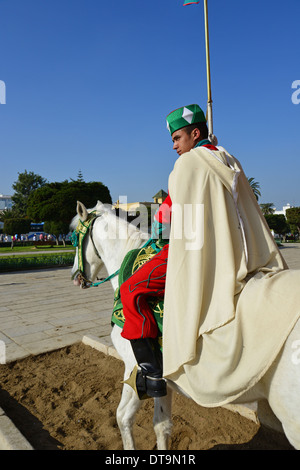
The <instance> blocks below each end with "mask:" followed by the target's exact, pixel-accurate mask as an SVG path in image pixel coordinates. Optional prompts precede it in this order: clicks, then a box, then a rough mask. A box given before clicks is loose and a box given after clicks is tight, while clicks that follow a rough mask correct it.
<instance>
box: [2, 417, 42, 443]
mask: <svg viewBox="0 0 300 470" xmlns="http://www.w3.org/2000/svg"><path fill="white" fill-rule="evenodd" d="M0 450H34V449H33V447H32V446H31V445H30V444H29V442H28V441H27V440H26V439H25V437H24V436H23V434H21V433H20V431H19V430H18V429H17V428H16V426H15V425H14V424H13V422H12V421H11V420H10V419H9V418H8V417H7V416H6V415H5V413H4V411H3V410H2V408H0Z"/></svg>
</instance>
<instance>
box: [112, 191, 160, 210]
mask: <svg viewBox="0 0 300 470" xmlns="http://www.w3.org/2000/svg"><path fill="white" fill-rule="evenodd" d="M167 195H168V194H167V193H166V192H165V191H164V190H163V189H161V190H160V191H158V193H156V194H155V196H153V202H148V201H144V202H141V201H138V202H127V198H126V197H123V198H121V199H118V200H117V202H116V203H115V204H114V205H113V207H114V209H121V210H123V211H125V212H127V213H128V215H135V214H136V212H138V211H139V210H140V208H141V207H147V208H151V207H152V206H153V205H154V204H155V205H160V204H162V203H163V202H164V200H165V199H166V197H167Z"/></svg>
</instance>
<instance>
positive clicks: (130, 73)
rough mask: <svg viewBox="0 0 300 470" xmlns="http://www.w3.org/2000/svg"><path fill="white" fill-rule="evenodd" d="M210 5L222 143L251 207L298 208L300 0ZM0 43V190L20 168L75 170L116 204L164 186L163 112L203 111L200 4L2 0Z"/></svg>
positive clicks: (59, 174) (168, 166) (167, 162)
mask: <svg viewBox="0 0 300 470" xmlns="http://www.w3.org/2000/svg"><path fill="white" fill-rule="evenodd" d="M208 6H209V28H210V30H209V31H210V52H211V76H212V97H213V112H214V132H215V134H216V135H217V137H218V140H219V144H220V145H223V146H224V147H225V148H226V149H227V150H228V151H229V152H231V153H232V154H233V155H235V156H236V157H237V158H238V159H239V160H240V161H241V163H242V165H243V167H244V170H245V173H246V175H247V176H248V177H254V178H255V179H256V180H257V181H258V182H259V183H260V186H261V192H262V197H261V199H260V201H259V202H261V203H263V202H273V203H274V205H275V206H276V207H277V208H278V209H281V208H282V206H283V205H284V204H286V203H290V204H292V205H298V206H299V205H300V189H299V188H300V185H299V175H300V152H299V147H300V146H299V143H300V137H299V123H300V104H293V102H292V95H293V93H296V91H297V90H293V89H292V84H293V82H295V81H296V80H300V68H299V44H300V24H299V18H300V2H299V0H287V1H286V2H282V1H279V0H264V1H261V0H251V1H248V2H244V1H242V0H228V1H224V0H209V1H208ZM0 44H1V60H0V80H2V81H3V82H4V83H5V89H6V104H3V105H2V104H1V105H0V158H1V167H0V168H1V169H0V193H2V194H13V190H12V184H13V183H14V182H15V181H16V180H17V178H18V173H19V172H23V171H25V169H26V170H27V171H33V172H34V173H37V174H39V175H41V176H43V177H44V178H46V179H47V180H48V181H49V182H52V181H63V180H65V179H71V178H73V179H76V178H77V175H78V172H79V170H81V172H82V174H83V177H84V179H85V181H102V182H103V183H104V184H106V185H107V186H108V187H109V189H110V192H111V195H112V199H113V201H116V200H117V199H118V198H119V196H127V199H128V201H137V200H139V201H151V200H152V196H153V195H154V194H155V193H156V192H157V191H158V190H160V189H165V190H167V188H168V176H169V173H170V172H171V170H172V168H173V165H174V162H175V160H176V158H177V154H176V152H175V151H173V150H172V145H171V139H170V136H169V135H168V132H167V130H166V124H165V116H166V115H167V114H168V113H169V112H170V111H172V110H173V109H175V108H178V107H180V106H183V105H188V104H191V103H195V102H197V103H199V104H200V105H201V106H202V107H203V108H204V109H205V110H206V101H207V88H206V68H205V67H206V65H205V41H204V13H203V0H201V1H200V4H199V5H191V6H185V7H183V0H151V1H146V0H131V1H127V2H126V1H124V0H114V1H103V0H51V1H50V0H0ZM294 96H295V95H294ZM297 96H298V95H297ZM299 97H300V93H299ZM0 98H1V97H0ZM95 203H96V201H95ZM74 210H75V209H74Z"/></svg>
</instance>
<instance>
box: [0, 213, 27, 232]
mask: <svg viewBox="0 0 300 470" xmlns="http://www.w3.org/2000/svg"><path fill="white" fill-rule="evenodd" d="M30 224H31V220H30V219H26V218H24V217H20V218H8V219H5V221H4V227H3V232H4V233H7V234H9V235H14V234H16V233H18V234H19V235H20V234H22V233H28V232H30Z"/></svg>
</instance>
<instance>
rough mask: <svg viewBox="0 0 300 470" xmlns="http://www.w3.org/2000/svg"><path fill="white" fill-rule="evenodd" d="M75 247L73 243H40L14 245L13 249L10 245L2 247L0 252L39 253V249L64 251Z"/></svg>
mask: <svg viewBox="0 0 300 470" xmlns="http://www.w3.org/2000/svg"><path fill="white" fill-rule="evenodd" d="M72 249H73V247H72V245H66V246H63V245H40V246H14V247H13V249H12V248H11V247H10V246H7V247H0V254H1V253H12V254H13V253H20V252H22V253H30V254H33V253H35V252H36V253H38V251H39V250H45V251H48V250H49V251H50V252H51V251H53V250H59V251H64V250H72Z"/></svg>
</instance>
